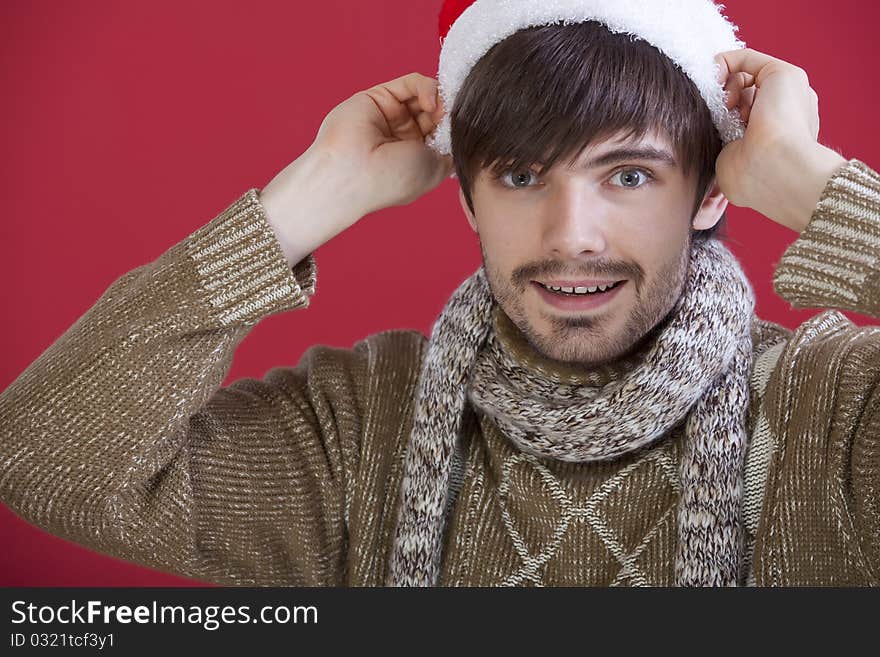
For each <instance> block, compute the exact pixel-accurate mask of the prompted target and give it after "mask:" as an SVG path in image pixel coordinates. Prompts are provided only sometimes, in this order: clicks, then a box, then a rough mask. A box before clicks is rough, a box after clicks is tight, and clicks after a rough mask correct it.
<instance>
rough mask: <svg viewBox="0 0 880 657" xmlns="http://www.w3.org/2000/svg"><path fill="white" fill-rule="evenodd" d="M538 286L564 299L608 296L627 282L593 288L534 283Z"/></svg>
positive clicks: (593, 286) (616, 282)
mask: <svg viewBox="0 0 880 657" xmlns="http://www.w3.org/2000/svg"><path fill="white" fill-rule="evenodd" d="M532 282H533V283H535V284H536V285H539V286H540V287H542V288H544V289H545V290H547V291H548V292H552V293H553V294H557V295H559V296H563V297H590V296H600V295H602V294H606V293H607V292H610V291H611V290H613V289H615V288H617V287H619V286H620V285H622V284H623V283H625V282H626V281H625V280H621V281H615V282H613V283H604V284H602V285H592V286H572V287H566V286H561V285H560V286H557V285H545V284H544V283H541V282H540V281H532Z"/></svg>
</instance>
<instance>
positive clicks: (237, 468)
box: [0, 190, 356, 585]
mask: <svg viewBox="0 0 880 657" xmlns="http://www.w3.org/2000/svg"><path fill="white" fill-rule="evenodd" d="M315 284H316V267H315V261H314V257H313V256H312V255H309V256H307V257H306V258H304V259H303V260H302V261H301V262H300V263H298V264H297V265H296V266H295V267H294V268H292V269H291V268H290V267H289V266H288V263H287V261H286V259H285V258H284V255H283V253H282V251H281V248H280V246H279V244H278V242H277V240H276V239H275V236H274V234H273V231H272V229H271V227H270V225H269V224H268V223H267V221H266V219H265V215H264V212H263V210H262V207H261V205H260V202H259V197H258V194H257V191H256V190H250V191H248V192H247V193H245V194H244V195H243V196H242V197H241V198H239V199H238V200H236V201H235V202H234V203H233V204H232V205H230V206H229V207H228V208H227V209H226V210H224V211H223V212H222V213H221V214H220V215H219V216H217V217H216V218H214V219H213V220H212V221H210V222H209V223H208V224H206V225H205V226H203V227H202V228H201V229H199V230H197V231H196V232H195V233H193V234H192V235H190V236H189V237H187V238H186V239H184V240H183V241H182V242H180V243H178V244H177V245H175V246H173V247H172V248H170V249H169V250H168V251H166V252H165V253H164V254H163V255H162V256H160V257H159V258H158V259H157V260H156V261H154V262H152V263H150V264H148V265H144V266H142V267H138V268H137V269H135V270H133V271H131V272H129V273H127V274H125V275H123V276H122V277H120V278H119V279H118V280H117V281H115V282H114V283H113V284H112V285H111V286H110V287H109V288H108V289H107V291H106V292H105V293H104V294H103V295H102V296H101V298H100V299H99V300H98V301H97V303H96V304H95V305H94V306H93V307H92V308H91V309H90V310H89V311H88V312H87V313H85V315H83V316H82V317H81V318H80V319H79V320H78V321H77V322H76V323H75V324H74V325H73V326H71V327H70V328H69V329H68V330H67V331H66V332H65V333H64V334H63V335H62V336H61V337H60V338H59V339H58V340H57V341H56V342H55V343H54V344H52V345H51V346H50V347H49V348H48V349H47V350H46V351H45V352H44V353H43V354H42V355H41V356H40V357H39V358H38V359H37V360H36V361H34V362H33V363H32V364H31V365H30V366H29V367H28V368H27V369H26V370H25V371H24V372H23V373H22V374H21V375H20V376H19V377H18V378H17V379H16V380H15V381H14V382H13V383H12V384H11V385H10V386H9V387H8V388H7V389H6V390H5V391H4V393H3V395H2V396H0V464H2V470H0V495H2V499H3V501H4V502H5V503H6V504H7V505H9V507H10V508H11V509H12V510H13V511H15V512H16V513H17V514H19V515H20V516H21V517H23V518H24V519H25V520H27V521H29V522H32V523H33V524H35V525H37V526H39V527H42V528H43V529H45V530H47V531H49V532H51V533H53V534H56V535H59V536H62V537H64V538H67V539H69V540H72V541H75V542H77V543H80V544H83V545H86V546H88V547H91V548H93V549H95V550H98V551H100V552H104V553H107V554H111V555H114V556H117V557H120V558H123V559H127V560H131V561H135V562H137V563H141V564H144V565H147V566H151V567H154V568H158V569H162V570H167V571H170V572H174V573H178V574H181V575H185V576H189V577H194V578H197V579H204V580H209V581H214V582H221V583H229V584H258V585H259V584H285V583H287V584H291V583H301V584H304V583H316V584H317V583H330V582H334V581H336V579H337V578H338V575H339V570H340V563H341V561H342V556H343V539H344V522H343V517H344V514H343V508H344V504H345V494H344V491H345V485H344V483H345V481H346V477H348V476H350V474H351V472H352V471H353V470H354V468H355V467H356V463H353V462H352V459H351V455H350V454H349V453H348V452H347V451H346V446H345V445H343V444H342V440H341V438H340V436H339V435H338V432H337V430H336V427H335V426H334V424H333V423H332V422H331V421H329V418H327V417H323V418H322V417H320V416H318V415H317V414H316V413H315V411H314V406H315V401H314V399H312V397H311V395H312V394H313V391H314V390H316V389H318V388H319V387H320V384H321V382H322V380H323V379H326V378H327V377H330V378H333V377H338V378H339V379H340V380H341V381H346V380H348V378H346V377H345V376H343V375H342V374H341V373H340V372H339V371H338V370H339V369H340V366H339V365H335V361H332V359H329V360H330V361H332V362H329V364H328V358H327V357H326V356H327V354H326V353H325V352H324V351H322V350H321V349H320V348H313V349H312V350H311V351H310V352H309V353H307V355H306V356H305V357H304V358H303V360H302V361H301V363H300V365H299V366H298V367H297V368H296V369H294V370H273V371H272V372H270V373H269V374H268V375H267V377H266V378H265V379H264V380H262V381H256V380H250V379H246V380H241V381H237V382H236V383H234V384H233V385H231V386H230V387H228V388H226V389H223V390H219V391H218V389H219V387H220V385H221V383H222V381H223V380H224V378H225V376H226V374H227V373H228V370H229V367H230V365H231V362H232V357H233V352H234V350H235V348H236V347H237V345H238V344H239V343H240V341H241V340H242V339H243V338H244V337H245V335H246V334H247V333H248V331H249V330H250V329H251V327H253V326H254V324H256V323H257V322H258V321H259V320H260V319H261V318H262V317H265V316H267V315H270V314H273V313H277V312H281V311H286V310H294V309H302V308H306V307H307V306H308V305H309V298H310V296H311V295H312V294H313V293H314V291H315ZM316 363H320V366H318V367H316V365H315V364H316ZM340 396H341V397H343V398H344V397H346V396H349V397H352V398H353V397H355V396H356V391H354V390H342V391H340ZM288 527H289V528H290V529H289V530H288V529H286V528H288Z"/></svg>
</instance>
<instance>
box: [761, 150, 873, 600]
mask: <svg viewBox="0 0 880 657" xmlns="http://www.w3.org/2000/svg"><path fill="white" fill-rule="evenodd" d="M774 285H775V289H776V291H777V293H779V294H780V296H782V297H783V298H784V299H786V300H787V301H789V303H791V305H792V306H794V307H800V308H803V307H812V308H824V309H841V310H851V311H855V312H858V313H863V314H865V315H870V316H872V317H880V174H878V173H877V172H876V171H874V170H872V169H871V168H870V167H868V166H867V165H866V164H864V163H863V162H860V161H859V160H855V159H853V160H850V161H849V162H848V163H846V164H845V165H843V166H842V167H841V168H840V169H838V171H837V172H835V174H834V175H832V177H831V178H830V179H829V180H828V182H827V183H826V187H825V189H824V191H823V193H822V195H821V197H820V200H819V203H818V205H817V207H816V208H815V210H814V212H813V215H812V216H811V218H810V221H809V223H808V225H807V227H806V229H805V230H804V231H803V232H802V233H801V234H800V236H799V237H798V239H797V240H795V241H794V242H793V243H792V244H791V245H790V246H789V247H788V248H787V249H786V250H785V252H784V253H783V255H782V258H781V260H780V262H779V263H778V265H777V267H776V270H775V275H774ZM878 384H880V327H877V326H866V327H859V326H857V325H855V324H854V323H853V322H852V321H850V320H849V319H848V318H846V317H845V316H844V315H843V314H842V313H840V312H838V310H826V311H824V312H822V313H820V314H818V315H817V316H814V317H813V318H811V319H810V320H808V321H807V322H805V323H804V324H802V325H801V326H800V327H798V329H797V330H796V331H795V332H794V333H793V335H792V337H791V340H790V341H789V343H788V345H787V346H786V348H785V350H784V352H783V353H782V355H781V357H780V359H779V362H778V364H777V367H776V368H775V370H774V372H773V374H772V375H771V377H770V381H769V384H768V390H767V395H766V397H765V400H764V410H765V412H766V414H767V417H768V420H769V421H770V424H771V426H772V427H773V433H774V435H775V436H776V437H777V441H778V442H777V444H776V449H775V451H774V454H773V458H772V460H771V465H770V467H769V471H768V481H767V486H766V489H765V490H766V498H765V500H764V504H763V507H762V523H763V528H762V529H761V530H760V531H759V533H760V534H761V536H760V537H759V538H758V542H757V544H756V561H755V570H756V574H757V581H758V582H759V583H763V584H765V585H766V584H772V585H811V584H825V585H843V586H845V585H865V584H874V585H876V584H878V583H880V385H878Z"/></svg>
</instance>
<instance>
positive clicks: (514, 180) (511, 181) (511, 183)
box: [498, 169, 537, 189]
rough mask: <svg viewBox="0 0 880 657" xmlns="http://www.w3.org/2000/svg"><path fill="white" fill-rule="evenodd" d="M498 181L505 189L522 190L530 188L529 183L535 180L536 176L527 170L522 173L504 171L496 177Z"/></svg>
mask: <svg viewBox="0 0 880 657" xmlns="http://www.w3.org/2000/svg"><path fill="white" fill-rule="evenodd" d="M498 180H500V181H501V184H502V185H504V186H505V187H512V188H513V189H522V188H523V187H531V185H530V184H529V182H530V181H532V180H537V175H536V174H535V172H534V171H529V170H528V169H524V170H522V171H505V172H504V173H502V174H501V175H500V176H499V177H498Z"/></svg>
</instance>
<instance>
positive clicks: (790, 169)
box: [760, 142, 848, 233]
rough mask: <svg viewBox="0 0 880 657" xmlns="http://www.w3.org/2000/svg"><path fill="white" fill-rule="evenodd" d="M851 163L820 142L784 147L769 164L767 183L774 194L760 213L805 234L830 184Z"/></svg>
mask: <svg viewBox="0 0 880 657" xmlns="http://www.w3.org/2000/svg"><path fill="white" fill-rule="evenodd" d="M847 161H848V160H846V158H844V157H843V156H842V155H840V154H839V153H837V152H836V151H834V150H832V149H830V148H828V147H827V146H823V145H822V144H819V143H817V142H812V143H808V144H791V145H782V146H781V147H780V148H779V149H778V156H777V157H776V158H772V160H771V162H770V163H769V164H770V166H772V169H773V171H772V172H771V173H770V174H769V176H768V178H767V181H768V183H769V184H768V185H767V188H768V189H772V191H773V195H772V197H771V198H770V199H769V200H768V202H767V207H766V208H764V209H761V210H760V211H761V213H762V214H764V215H765V216H767V217H769V218H771V219H773V220H774V221H776V222H777V223H780V224H782V225H783V226H786V227H788V228H790V229H792V230H794V231H797V232H799V233H800V232H802V231H803V230H804V229H805V228H806V227H807V224H808V223H809V222H810V218H811V217H812V216H813V212H814V211H815V209H816V206H817V205H818V203H819V199H820V198H821V197H822V193H823V192H824V191H825V187H826V185H827V184H828V181H829V180H830V179H831V178H832V177H833V176H834V174H835V173H836V172H837V171H838V170H839V169H840V167H841V166H843V165H845V164H846V163H847Z"/></svg>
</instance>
